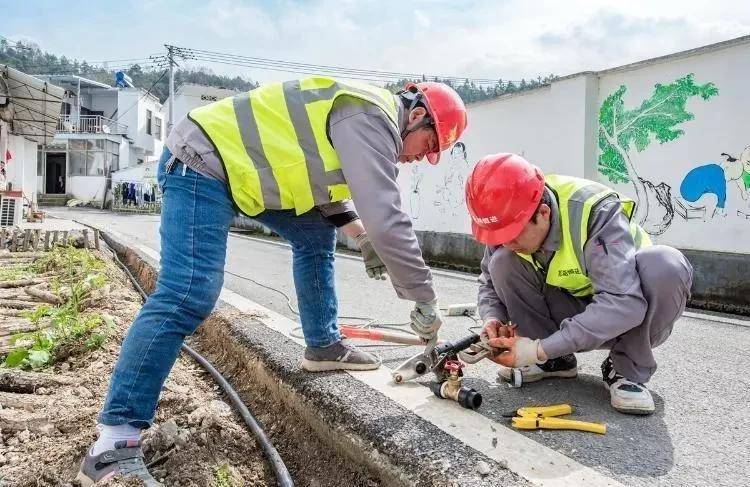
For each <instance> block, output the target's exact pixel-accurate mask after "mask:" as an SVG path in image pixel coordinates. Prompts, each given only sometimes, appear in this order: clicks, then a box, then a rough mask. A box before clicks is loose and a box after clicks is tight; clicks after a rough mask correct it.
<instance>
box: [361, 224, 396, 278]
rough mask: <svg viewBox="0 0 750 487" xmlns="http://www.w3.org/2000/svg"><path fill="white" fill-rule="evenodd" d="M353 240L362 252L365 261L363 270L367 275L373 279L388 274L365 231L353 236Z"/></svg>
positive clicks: (384, 276)
mask: <svg viewBox="0 0 750 487" xmlns="http://www.w3.org/2000/svg"><path fill="white" fill-rule="evenodd" d="M354 242H355V243H356V244H357V247H359V250H360V251H361V252H362V259H363V260H364V261H365V271H366V272H367V275H368V276H369V277H372V278H373V279H382V280H385V278H386V277H387V276H388V270H387V269H386V268H385V264H383V261H382V260H380V257H378V254H377V253H376V252H375V249H374V248H373V246H372V242H370V238H369V237H368V236H367V234H366V233H361V234H359V235H357V236H356V237H354Z"/></svg>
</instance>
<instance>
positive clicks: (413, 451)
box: [100, 229, 531, 487]
mask: <svg viewBox="0 0 750 487" xmlns="http://www.w3.org/2000/svg"><path fill="white" fill-rule="evenodd" d="M100 230H102V233H103V236H104V239H105V241H106V242H107V243H108V244H109V245H110V247H112V248H113V249H114V250H115V251H117V253H118V254H119V255H121V256H122V257H123V259H124V260H123V262H125V264H126V265H127V266H128V267H129V268H130V269H131V271H132V272H133V274H134V275H135V277H136V278H137V279H138V280H139V282H140V283H141V285H142V286H143V287H144V289H145V290H146V291H147V292H151V291H152V290H153V288H154V287H155V283H156V278H157V276H158V268H159V264H158V262H156V261H155V260H154V259H153V258H152V257H151V256H148V255H146V254H145V253H143V252H141V251H139V250H138V249H137V248H133V247H131V246H130V245H129V244H128V242H127V241H126V240H125V239H124V238H120V237H118V236H116V235H113V234H112V233H109V232H106V231H104V230H103V229H100ZM263 320H264V316H262V315H247V314H242V313H240V312H239V311H238V310H237V309H236V308H233V307H232V306H229V305H228V304H221V305H220V306H219V307H218V308H217V309H216V310H215V311H214V313H213V314H212V315H211V316H210V317H209V318H208V319H207V320H206V321H205V322H204V323H203V325H202V326H201V328H199V331H198V333H197V334H196V336H195V338H194V339H193V342H192V343H191V345H192V346H195V347H196V348H198V349H199V351H200V352H201V353H202V354H205V356H206V357H207V358H208V359H209V360H211V361H212V362H213V363H214V365H215V366H216V367H217V368H218V369H219V370H221V371H222V373H226V374H227V376H228V377H227V379H228V380H229V381H230V382H233V385H236V384H234V382H235V381H236V379H237V378H241V379H242V381H243V382H252V383H253V384H254V385H255V387H262V388H263V389H264V390H265V391H267V393H268V394H270V395H271V396H272V397H273V399H274V400H277V401H280V402H281V403H282V404H284V405H285V406H286V407H287V408H288V410H290V411H293V412H294V413H295V414H296V415H297V416H298V417H299V419H301V420H302V421H303V422H305V423H306V424H307V425H309V426H310V428H311V429H312V430H313V431H315V432H316V433H317V434H318V435H319V437H320V439H321V441H322V442H323V443H324V444H326V445H327V446H329V448H331V449H332V450H333V451H335V452H336V453H337V454H339V455H341V456H343V457H345V458H347V459H349V460H350V461H351V462H352V463H353V464H355V465H359V466H361V467H362V468H365V469H367V470H368V471H370V472H371V473H372V474H373V475H374V476H376V477H378V478H380V480H381V481H382V483H383V485H388V486H401V485H408V486H412V485H413V486H441V487H442V486H451V485H455V486H458V485H472V486H477V487H482V486H496V485H508V486H515V485H519V486H520V485H524V486H526V485H531V484H530V483H529V482H528V481H526V480H524V479H522V478H521V477H519V476H518V475H517V474H515V473H513V472H511V471H509V470H507V469H506V468H505V467H504V466H502V465H501V464H499V463H498V462H495V461H494V460H492V459H491V458H489V457H488V456H486V455H484V454H482V453H480V452H478V451H477V450H475V449H474V448H472V447H470V446H468V445H466V444H464V443H462V442H461V441H458V440H456V438H454V437H452V436H451V435H449V434H447V433H445V432H444V431H442V430H441V429H439V428H438V427H437V426H435V425H433V424H432V423H430V422H429V421H426V420H424V419H422V418H420V417H419V416H417V415H416V414H414V413H412V412H410V411H409V410H407V409H406V408H404V407H402V406H400V405H399V404H397V403H395V402H394V401H392V400H391V399H389V398H388V397H386V396H385V395H383V394H381V393H379V392H377V391H375V390H373V389H370V388H367V387H363V386H362V383H361V382H359V381H358V380H356V379H354V378H353V377H352V376H350V375H348V374H345V373H316V374H310V373H306V372H303V371H301V370H300V369H299V367H298V361H299V358H300V357H301V355H302V350H303V347H301V346H300V345H298V344H297V343H296V342H294V341H293V340H292V339H290V338H287V337H286V336H284V335H282V334H281V333H279V332H277V331H275V330H273V329H271V328H269V327H268V326H266V325H265V324H264V323H263ZM238 389H239V390H242V387H241V386H239V387H238ZM321 453H322V454H324V452H321ZM480 461H482V462H484V463H486V464H487V465H488V466H489V471H488V472H483V473H484V474H485V475H480V474H479V473H478V470H477V465H478V463H479V462H480Z"/></svg>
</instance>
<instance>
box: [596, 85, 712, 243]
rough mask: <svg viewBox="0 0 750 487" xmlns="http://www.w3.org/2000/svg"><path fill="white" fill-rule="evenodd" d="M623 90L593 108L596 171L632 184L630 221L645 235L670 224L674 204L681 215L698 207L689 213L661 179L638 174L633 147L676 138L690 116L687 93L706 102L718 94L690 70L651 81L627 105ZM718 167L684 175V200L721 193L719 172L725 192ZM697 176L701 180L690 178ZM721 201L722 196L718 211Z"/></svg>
mask: <svg viewBox="0 0 750 487" xmlns="http://www.w3.org/2000/svg"><path fill="white" fill-rule="evenodd" d="M626 90H627V88H626V87H625V85H621V86H620V88H619V89H618V90H617V91H615V92H614V93H612V94H610V95H609V96H608V97H607V98H606V99H605V100H604V102H603V103H602V105H601V107H600V109H599V149H600V154H599V164H598V170H599V172H600V173H601V174H602V175H604V176H605V177H606V178H607V179H608V180H609V181H610V182H612V183H615V184H617V183H632V185H633V187H634V189H635V200H636V202H637V203H638V205H637V210H636V214H635V218H636V221H637V222H638V223H639V224H640V225H641V226H642V227H643V228H644V229H645V230H646V231H647V232H648V233H650V234H651V235H660V234H662V233H664V232H665V231H666V230H667V229H668V228H669V226H670V225H671V223H672V219H673V218H674V214H675V206H677V207H678V212H679V214H680V215H681V216H683V217H684V218H685V219H690V218H702V217H703V215H700V216H696V215H698V214H700V209H698V210H697V212H693V211H692V210H693V209H694V208H692V207H691V208H686V207H685V205H683V204H682V202H679V200H678V201H677V204H676V205H673V196H672V188H671V187H670V186H669V185H668V184H666V183H665V182H656V183H654V182H653V181H648V180H646V179H644V178H642V177H641V176H640V175H639V170H638V168H637V166H636V164H634V161H633V156H634V152H642V151H644V150H646V149H647V148H648V147H649V145H651V142H652V139H655V140H656V141H658V142H659V143H660V144H665V143H668V142H671V141H674V140H676V139H678V138H680V137H681V136H682V135H683V134H684V131H683V130H682V129H681V128H680V125H681V124H683V123H684V122H687V121H689V120H692V119H693V118H694V116H693V114H692V113H690V112H688V111H687V110H686V104H687V101H688V100H689V99H691V98H693V97H699V98H700V99H702V100H703V101H708V100H710V99H711V98H712V97H714V96H716V95H718V93H719V90H718V88H717V87H716V86H715V85H714V84H713V83H710V82H709V83H705V84H696V83H695V80H694V76H693V74H688V75H686V76H684V77H682V78H679V79H677V80H675V81H674V82H672V83H669V84H666V85H662V84H659V83H657V84H656V85H655V86H654V91H653V93H652V94H651V96H650V97H649V98H648V99H646V100H644V101H643V102H642V103H641V105H640V106H639V107H637V108H633V109H627V108H626V107H625V104H624V101H623V95H624V94H625V92H626ZM708 166H714V164H709V165H708ZM717 166H718V165H717ZM696 169H699V168H696ZM696 169H694V170H693V171H695V170H696ZM718 169H721V167H720V166H719V167H718ZM718 169H717V168H714V167H710V168H708V169H702V170H700V171H699V173H698V174H697V175H696V174H695V173H693V174H692V175H691V176H690V178H688V177H687V176H686V179H688V183H687V186H686V188H685V193H684V194H687V195H688V198H685V199H686V200H687V201H689V200H690V199H691V198H695V196H696V195H698V198H700V196H702V195H703V194H706V191H708V192H712V193H713V194H716V195H717V197H718V195H720V194H721V192H722V191H721V185H719V184H718V179H719V177H721V179H722V184H724V193H725V192H726V191H725V190H726V182H725V177H724V176H720V173H719V170H718ZM722 171H723V170H722ZM724 174H726V173H724ZM706 178H709V179H710V183H707V185H708V186H709V187H708V188H706V184H704V181H705V180H706ZM698 180H700V181H701V182H700V183H697V182H693V181H698ZM683 186H685V183H684V181H683ZM682 189H683V188H681V193H682ZM683 198H684V195H683ZM695 199H697V198H695ZM723 205H724V202H723V201H722V210H723ZM680 206H682V208H680ZM717 207H718V205H717ZM681 210H685V211H684V212H683V211H681ZM704 211H705V208H704Z"/></svg>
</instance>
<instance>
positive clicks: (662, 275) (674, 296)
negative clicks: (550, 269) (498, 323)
mask: <svg viewBox="0 0 750 487" xmlns="http://www.w3.org/2000/svg"><path fill="white" fill-rule="evenodd" d="M635 259H636V270H637V272H638V274H639V276H640V279H641V291H642V292H643V296H644V298H645V299H646V302H647V303H648V307H647V311H646V316H645V318H644V320H643V322H642V323H641V324H640V325H638V326H636V327H635V328H632V329H630V330H629V331H627V332H625V333H623V334H622V335H620V336H618V337H616V338H613V339H610V340H607V341H606V342H604V343H603V344H602V346H601V347H600V348H601V349H609V350H610V357H612V361H613V362H614V366H615V370H616V371H617V372H618V373H620V374H621V375H623V376H624V377H626V378H628V379H630V380H632V381H634V382H640V383H645V382H647V381H648V380H649V379H650V378H651V376H652V375H653V374H654V372H656V360H655V359H654V354H653V352H652V349H653V348H655V347H657V346H659V345H661V344H662V343H664V341H665V340H666V339H667V338H668V337H669V335H670V334H671V333H672V327H673V326H674V323H675V321H677V319H678V318H679V317H680V315H681V314H682V312H683V311H684V309H685V303H686V302H687V299H688V298H689V296H690V286H691V284H692V267H691V266H690V263H689V262H688V261H687V259H686V258H685V256H683V255H682V253H681V252H679V251H678V250H676V249H674V248H672V247H667V246H663V245H654V246H652V247H646V248H643V249H641V250H639V251H638V252H637V253H636V256H635ZM489 271H490V276H491V278H492V285H493V287H494V288H495V292H496V293H497V295H498V296H499V297H500V299H501V300H502V301H503V303H504V304H505V307H506V308H507V311H508V317H509V319H510V320H511V321H512V322H513V323H516V324H517V325H518V333H519V335H521V336H526V337H529V338H532V339H537V338H539V339H542V338H546V337H548V336H550V335H551V334H553V333H555V332H556V331H557V330H558V329H559V327H560V323H561V322H562V321H563V320H564V319H566V318H570V317H572V316H575V315H577V314H579V313H581V312H583V311H584V310H585V309H586V307H587V306H588V305H589V304H591V302H592V299H591V298H589V297H587V298H577V297H575V296H573V295H571V294H568V293H567V292H566V291H564V290H563V289H561V288H558V287H555V286H550V285H548V284H547V283H546V282H545V280H544V277H543V275H542V273H541V272H539V271H537V270H536V269H534V267H533V266H532V265H531V264H530V263H529V262H527V261H526V260H524V259H521V258H520V257H518V256H517V255H516V254H514V253H513V252H511V251H509V250H507V249H505V248H499V249H497V250H496V251H495V252H494V253H493V255H492V259H491V260H490V265H489ZM601 326H602V327H606V326H607V324H606V323H605V322H603V323H601ZM597 334H599V335H600V336H601V335H606V329H604V328H602V329H601V330H598V333H597Z"/></svg>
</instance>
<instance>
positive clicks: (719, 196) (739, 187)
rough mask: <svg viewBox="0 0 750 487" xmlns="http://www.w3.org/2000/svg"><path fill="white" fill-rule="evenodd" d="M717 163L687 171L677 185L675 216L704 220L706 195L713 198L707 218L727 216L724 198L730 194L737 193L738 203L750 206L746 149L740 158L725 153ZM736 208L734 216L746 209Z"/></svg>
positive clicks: (748, 152)
mask: <svg viewBox="0 0 750 487" xmlns="http://www.w3.org/2000/svg"><path fill="white" fill-rule="evenodd" d="M721 155H722V157H724V158H725V160H724V162H723V163H721V164H718V163H715V162H712V163H706V164H703V165H700V166H698V167H695V168H693V169H691V170H690V171H689V172H688V173H687V174H686V175H685V178H684V179H683V180H682V184H680V196H681V198H682V200H684V201H685V203H683V202H682V201H680V199H677V198H675V207H676V210H677V213H678V214H679V215H680V216H682V217H683V218H685V219H686V220H692V219H696V218H705V217H706V215H707V214H708V211H707V205H710V204H711V203H712V201H706V199H707V198H704V196H706V195H713V197H714V198H710V199H711V200H713V199H715V200H716V201H715V206H714V209H713V211H711V212H710V217H711V218H714V217H716V216H727V208H726V204H727V196H728V195H729V194H730V192H732V191H733V192H735V193H737V194H739V196H740V198H741V200H742V202H745V203H747V204H750V194H748V193H749V191H750V146H748V147H745V150H744V151H743V152H742V154H741V155H740V157H734V156H733V155H731V154H728V153H726V152H722V153H721ZM743 206H744V207H743V208H739V209H737V210H736V211H737V215H738V216H746V215H747V213H746V211H743V210H747V206H748V205H743Z"/></svg>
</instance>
